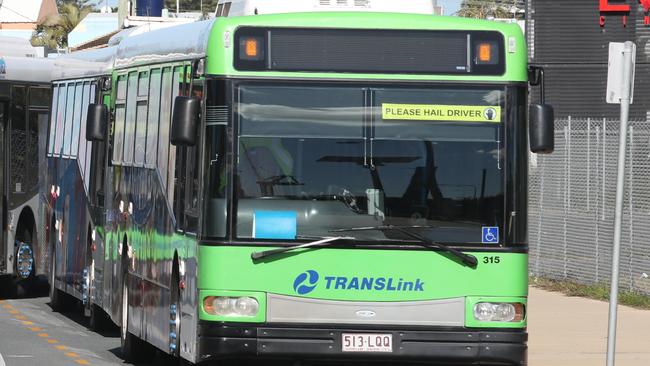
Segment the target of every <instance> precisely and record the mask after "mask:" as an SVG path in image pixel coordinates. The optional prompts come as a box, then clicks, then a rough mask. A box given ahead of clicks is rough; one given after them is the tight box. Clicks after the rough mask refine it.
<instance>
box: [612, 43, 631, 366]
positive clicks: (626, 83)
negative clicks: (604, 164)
mask: <svg viewBox="0 0 650 366" xmlns="http://www.w3.org/2000/svg"><path fill="white" fill-rule="evenodd" d="M634 51H635V50H634V44H633V43H632V42H629V41H628V42H625V46H624V48H623V79H622V85H621V126H620V132H619V133H620V137H619V144H618V175H617V180H616V218H615V222H614V248H613V253H612V279H611V288H610V294H609V327H608V335H607V366H614V361H615V356H616V324H617V321H616V320H617V319H616V318H617V307H618V275H619V260H620V254H621V228H622V226H623V225H622V224H623V194H624V193H625V155H626V154H625V153H626V150H627V124H628V119H629V115H630V99H631V91H632V83H633V80H634V79H633V75H634V74H633V67H634V65H633V63H634V54H635V52H634Z"/></svg>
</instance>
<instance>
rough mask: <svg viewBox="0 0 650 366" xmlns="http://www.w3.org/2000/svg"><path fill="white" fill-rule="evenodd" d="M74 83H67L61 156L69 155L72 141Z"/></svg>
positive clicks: (67, 156) (66, 156)
mask: <svg viewBox="0 0 650 366" xmlns="http://www.w3.org/2000/svg"><path fill="white" fill-rule="evenodd" d="M74 88H75V86H74V84H73V83H70V84H68V99H67V100H66V103H65V119H64V120H65V127H64V128H63V157H64V158H69V157H70V145H71V143H72V121H73V118H74Z"/></svg>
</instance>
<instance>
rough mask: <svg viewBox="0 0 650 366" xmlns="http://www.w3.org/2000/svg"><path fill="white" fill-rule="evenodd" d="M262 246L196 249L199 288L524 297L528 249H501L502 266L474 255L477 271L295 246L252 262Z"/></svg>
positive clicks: (397, 255)
mask: <svg viewBox="0 0 650 366" xmlns="http://www.w3.org/2000/svg"><path fill="white" fill-rule="evenodd" d="M264 249H268V248H253V247H225V246H221V247H211V246H200V247H199V282H198V284H199V288H200V289H201V290H237V291H253V292H269V293H275V294H281V295H287V296H303V297H307V298H317V299H327V300H348V301H417V300H434V299H446V298H455V297H465V296H475V297H526V296H527V294H528V255H527V254H517V253H499V254H498V256H499V257H500V261H499V263H496V264H495V263H490V264H486V263H484V262H485V261H486V260H485V259H484V258H486V257H488V258H489V257H494V256H495V255H496V254H495V253H471V254H473V255H475V256H476V257H477V258H478V259H479V263H480V264H479V265H478V267H477V268H476V269H472V268H469V267H466V266H463V265H461V264H458V263H457V262H456V261H454V260H453V259H450V258H454V257H450V256H449V255H448V254H442V253H440V252H434V251H428V250H424V251H420V250H360V249H315V250H314V249H312V250H296V251H292V252H289V253H285V254H282V255H278V256H275V257H271V258H268V261H266V262H258V263H255V262H253V261H252V260H251V257H250V255H251V253H252V252H254V251H257V250H264ZM488 262H489V260H488ZM308 271H313V272H311V273H310V272H308ZM313 273H316V275H314V274H313ZM301 275H302V277H301V278H299V276H301ZM310 276H311V277H310ZM316 277H318V278H317V279H316ZM371 282H372V285H370V283H371ZM400 283H401V285H400ZM409 283H410V285H409ZM328 285H329V286H328ZM369 286H370V288H369ZM312 287H313V289H312V290H311V291H310V289H311V288H312Z"/></svg>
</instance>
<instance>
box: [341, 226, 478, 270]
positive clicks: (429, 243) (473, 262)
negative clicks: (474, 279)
mask: <svg viewBox="0 0 650 366" xmlns="http://www.w3.org/2000/svg"><path fill="white" fill-rule="evenodd" d="M424 228H435V226H416V225H414V226H393V225H385V226H369V227H355V228H350V229H338V230H332V231H331V232H353V231H371V230H380V231H381V230H392V231H397V232H400V233H402V234H404V235H406V236H408V237H410V238H413V239H416V240H417V241H418V245H420V246H422V247H425V248H429V249H431V248H435V249H441V250H444V251H446V252H448V253H451V254H453V255H454V256H456V257H457V258H458V259H460V260H461V261H462V262H463V264H465V265H467V266H469V267H471V268H476V266H477V265H478V259H476V257H475V256H473V255H470V254H465V253H463V252H461V251H460V250H458V249H454V248H451V247H449V246H447V245H445V244H442V243H438V242H435V241H433V240H430V239H429V238H427V237H425V236H422V235H420V234H417V233H414V232H413V231H411V230H409V229H424Z"/></svg>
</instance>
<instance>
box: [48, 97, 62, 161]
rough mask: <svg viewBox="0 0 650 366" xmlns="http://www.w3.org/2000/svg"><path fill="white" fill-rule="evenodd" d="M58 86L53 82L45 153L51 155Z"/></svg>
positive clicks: (54, 131) (52, 151)
mask: <svg viewBox="0 0 650 366" xmlns="http://www.w3.org/2000/svg"><path fill="white" fill-rule="evenodd" d="M59 92H60V88H59V87H58V86H57V85H56V84H55V85H52V110H51V113H52V115H51V117H50V134H49V135H50V137H49V139H48V141H47V155H48V156H52V155H53V154H54V138H55V136H56V121H57V118H56V117H57V113H58V111H57V106H58V100H59Z"/></svg>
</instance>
